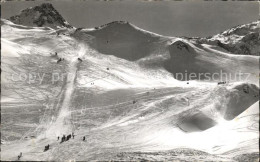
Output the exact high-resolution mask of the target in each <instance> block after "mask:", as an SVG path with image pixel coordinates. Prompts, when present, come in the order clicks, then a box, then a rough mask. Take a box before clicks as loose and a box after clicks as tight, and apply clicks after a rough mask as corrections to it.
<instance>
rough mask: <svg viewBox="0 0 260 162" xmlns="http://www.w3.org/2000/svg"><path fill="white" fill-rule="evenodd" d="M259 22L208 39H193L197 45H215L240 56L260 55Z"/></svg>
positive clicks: (240, 26) (234, 28)
mask: <svg viewBox="0 0 260 162" xmlns="http://www.w3.org/2000/svg"><path fill="white" fill-rule="evenodd" d="M259 33H260V21H259V20H258V21H255V22H252V23H249V24H244V25H239V26H236V27H233V28H231V29H228V30H226V31H224V32H222V33H220V34H217V35H214V36H212V37H209V38H195V39H197V42H198V43H201V44H204V43H205V44H210V45H215V46H218V47H220V48H223V49H224V50H226V51H228V52H230V53H234V54H241V55H256V56H259V55H260V35H259Z"/></svg>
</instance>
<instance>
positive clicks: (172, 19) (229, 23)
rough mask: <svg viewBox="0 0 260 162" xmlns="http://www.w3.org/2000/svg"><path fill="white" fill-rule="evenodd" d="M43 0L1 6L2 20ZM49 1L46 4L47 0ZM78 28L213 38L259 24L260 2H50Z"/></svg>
mask: <svg viewBox="0 0 260 162" xmlns="http://www.w3.org/2000/svg"><path fill="white" fill-rule="evenodd" d="M43 2H44V1H42V0H38V1H31V2H30V1H29V2H28V1H27V2H26V1H22V2H20V1H16V2H15V1H11V2H4V3H1V12H2V18H9V17H10V16H13V15H16V14H18V13H19V12H20V10H22V9H25V8H28V7H32V6H36V5H38V4H41V3H43ZM45 2H46V1H45ZM48 2H49V3H52V4H53V6H54V7H55V8H56V9H57V10H58V12H59V13H60V14H61V15H62V16H63V17H64V18H65V19H66V20H67V21H68V22H69V23H70V24H71V25H73V26H75V27H87V28H90V27H95V26H99V25H102V24H105V23H109V22H111V21H115V20H125V21H129V22H130V23H132V24H135V25H136V26H138V27H140V28H143V29H145V30H149V31H152V32H155V33H158V34H162V35H167V36H200V37H202V36H210V35H214V34H217V33H219V32H221V31H223V30H226V29H228V28H230V27H233V26H236V25H240V24H245V23H249V22H252V21H256V20H257V19H258V18H259V3H258V2H237V1H236V2H232V1H230V2H221V1H218V2H203V1H200V2H198V1H196V2H195V1H188V2H187V1H182V2H177V1H165V2H145V1H135V0H131V1H129V0H124V1H119V0H115V1H112V2H111V1H109V2H105V1H75V0H74V1H72V0H71V1H48Z"/></svg>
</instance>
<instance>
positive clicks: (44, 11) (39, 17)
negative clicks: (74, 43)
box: [9, 3, 72, 28]
mask: <svg viewBox="0 0 260 162" xmlns="http://www.w3.org/2000/svg"><path fill="white" fill-rule="evenodd" d="M9 20H10V21H12V22H13V23H15V24H20V25H25V26H34V27H43V26H47V27H51V28H57V27H67V28H71V27H72V26H71V25H70V24H69V23H68V22H67V21H66V20H65V19H64V18H63V17H62V16H61V15H60V14H59V12H58V11H57V10H56V9H55V8H54V7H53V6H52V4H50V3H43V4H41V5H40V6H35V7H31V8H27V9H25V10H22V11H21V13H20V14H19V15H16V16H12V17H10V18H9Z"/></svg>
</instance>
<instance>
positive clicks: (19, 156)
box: [18, 152, 22, 160]
mask: <svg viewBox="0 0 260 162" xmlns="http://www.w3.org/2000/svg"><path fill="white" fill-rule="evenodd" d="M21 157H22V153H21V152H20V155H18V160H20V158H21Z"/></svg>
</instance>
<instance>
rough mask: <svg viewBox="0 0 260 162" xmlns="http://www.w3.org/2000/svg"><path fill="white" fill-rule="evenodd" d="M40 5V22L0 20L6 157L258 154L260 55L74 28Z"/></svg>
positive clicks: (120, 29) (131, 30) (128, 30)
mask: <svg viewBox="0 0 260 162" xmlns="http://www.w3.org/2000/svg"><path fill="white" fill-rule="evenodd" d="M43 6H45V7H43ZM35 8H38V9H39V6H38V7H37V6H36V7H34V8H31V9H28V10H26V12H23V14H24V15H26V14H25V13H27V11H28V12H32V13H34V11H35V10H38V9H35ZM40 8H41V9H39V10H40V11H41V10H42V9H43V10H44V11H43V12H40V11H39V12H40V13H44V14H43V16H40V20H41V21H43V22H44V23H43V24H42V25H40V26H41V27H38V25H37V24H35V23H31V22H30V20H31V18H32V17H30V16H29V15H27V16H22V18H21V19H20V18H19V20H20V21H21V22H20V23H19V24H16V23H12V22H11V21H9V20H4V19H2V20H1V32H2V33H1V46H2V47H1V160H3V161H4V160H5V161H6V160H8V161H15V160H17V155H19V154H20V152H22V153H23V156H22V157H21V159H20V160H23V161H32V160H38V161H67V160H75V161H108V160H111V161H112V160H124V161H131V160H132V161H133V160H135V161H140V160H151V161H152V160H153V161H159V160H160V161H169V160H183V161H241V159H242V160H244V161H245V160H247V159H249V161H250V160H251V161H252V160H256V159H257V158H258V157H256V154H257V153H258V138H259V132H258V126H259V124H258V121H259V102H258V100H259V87H258V86H259V85H258V84H259V77H258V75H259V74H258V73H259V56H249V55H235V54H234V53H228V52H225V50H223V49H222V50H219V49H220V47H218V46H217V45H216V44H214V43H213V44H210V43H209V40H206V42H203V43H202V42H198V41H197V39H196V40H195V39H186V38H177V37H164V36H161V35H157V34H154V33H151V32H148V31H145V30H142V29H140V28H138V27H136V26H134V25H132V24H130V23H128V22H123V21H117V22H112V23H109V24H106V25H103V26H101V27H96V28H93V29H76V28H70V27H69V26H67V27H68V28H67V27H66V26H65V25H66V24H67V23H66V21H65V20H63V19H62V22H64V24H65V25H64V24H63V25H62V22H59V21H55V23H54V24H51V23H48V21H47V20H46V19H45V18H44V17H45V16H46V15H45V13H48V14H47V15H49V13H50V10H55V9H53V7H51V6H49V5H48V4H43V5H41V6H40ZM23 14H22V15H23ZM40 15H41V14H40ZM44 15H45V16H44ZM58 16H59V15H58ZM18 17H19V16H18ZM47 17H48V16H47ZM50 17H52V16H50ZM17 20H18V19H17ZM45 20H46V21H45ZM28 22H30V23H28ZM27 25H28V26H27ZM56 26H60V27H66V28H56ZM253 26H254V25H253ZM253 26H252V27H250V30H251V28H252V32H255V31H256V30H255V31H254V30H253V28H254V27H253ZM244 30H245V31H244ZM247 30H248V26H245V29H243V30H242V29H241V31H240V32H239V30H238V29H234V31H233V32H232V30H230V32H229V34H228V33H226V34H225V33H224V34H223V33H222V34H221V35H223V37H224V35H225V38H226V37H231V38H232V39H233V37H232V36H231V35H233V34H234V33H235V34H241V35H243V34H245V35H248V33H247ZM57 33H58V34H57ZM220 38H221V36H220V35H219V36H218V37H217V36H216V37H214V39H220ZM211 39H212V41H215V40H213V37H212V38H211ZM224 40H225V39H223V41H224ZM225 41H226V40H225ZM240 41H241V40H238V41H234V42H240ZM223 43H224V42H223ZM225 43H227V44H228V41H226V42H225ZM254 43H256V44H257V43H258V42H254ZM253 46H256V45H255V44H253V45H252V49H254V47H253ZM249 48H251V47H249ZM180 74H181V75H180ZM222 74H223V76H222ZM188 75H192V77H191V76H188ZM220 81H222V82H221V83H220ZM72 133H73V135H75V136H73V138H70V139H69V136H71V134H72ZM63 135H66V136H67V137H68V139H66V140H65V141H61V137H62V136H63ZM58 137H59V138H58ZM47 145H49V146H50V147H49V150H46V151H44V148H45V147H46V146H47ZM244 154H245V155H246V157H243V156H242V155H244Z"/></svg>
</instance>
